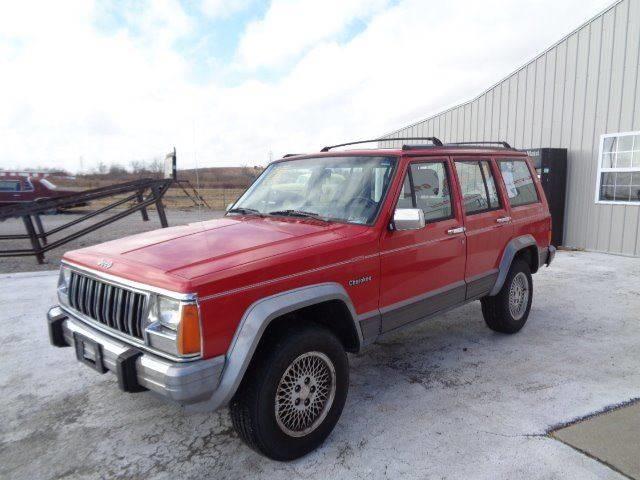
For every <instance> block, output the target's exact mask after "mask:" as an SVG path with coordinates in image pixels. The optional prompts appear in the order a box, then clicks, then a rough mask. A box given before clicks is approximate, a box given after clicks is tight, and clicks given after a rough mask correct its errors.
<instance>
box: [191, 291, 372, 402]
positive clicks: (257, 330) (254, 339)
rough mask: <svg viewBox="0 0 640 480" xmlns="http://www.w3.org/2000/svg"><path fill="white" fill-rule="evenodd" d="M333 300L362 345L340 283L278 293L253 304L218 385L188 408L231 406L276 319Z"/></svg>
mask: <svg viewBox="0 0 640 480" xmlns="http://www.w3.org/2000/svg"><path fill="white" fill-rule="evenodd" d="M330 300H339V301H341V302H344V304H345V305H346V306H347V308H348V309H349V313H350V314H351V319H352V321H353V325H354V328H355V331H356V332H357V335H358V344H359V345H360V346H362V344H363V341H362V331H361V330H360V327H359V325H358V322H357V316H356V311H355V308H354V307H353V303H352V302H351V298H350V297H349V294H348V293H347V291H346V290H345V289H344V287H343V286H342V285H340V284H338V283H321V284H317V285H309V286H306V287H301V288H296V289H293V290H288V291H285V292H281V293H277V294H275V295H272V296H270V297H265V298H262V299H260V300H258V301H256V302H254V303H253V304H252V305H251V306H249V308H247V310H246V311H245V313H244V315H243V316H242V319H241V320H240V323H239V324H238V328H237V329H236V333H235V335H234V337H233V340H232V341H231V345H230V347H229V349H228V350H227V353H226V355H225V365H224V369H223V370H222V374H221V376H220V380H219V382H218V386H217V388H216V389H215V391H214V392H213V394H212V396H211V398H209V399H208V400H205V401H204V402H201V403H197V404H193V405H188V406H187V408H188V409H189V410H191V411H212V410H216V409H218V408H220V407H223V406H225V405H227V404H228V403H229V401H230V400H231V398H232V397H233V395H234V394H235V393H236V390H237V389H238V387H239V386H240V382H241V381H242V378H243V377H244V374H245V372H246V371H247V368H248V367H249V363H250V362H251V359H252V358H253V354H254V353H255V351H256V349H257V347H258V343H259V342H260V340H261V338H262V336H263V334H264V332H265V331H266V329H267V327H268V326H269V324H270V323H271V322H272V321H273V320H274V319H276V318H278V317H280V316H282V315H284V314H287V313H290V312H293V311H295V310H299V309H301V308H304V307H309V306H311V305H316V304H319V303H322V302H326V301H330Z"/></svg>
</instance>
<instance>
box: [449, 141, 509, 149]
mask: <svg viewBox="0 0 640 480" xmlns="http://www.w3.org/2000/svg"><path fill="white" fill-rule="evenodd" d="M446 145H501V146H502V147H503V148H508V149H509V150H513V149H514V148H513V147H512V146H511V145H509V144H508V143H507V142H501V141H498V142H452V143H447V144H446Z"/></svg>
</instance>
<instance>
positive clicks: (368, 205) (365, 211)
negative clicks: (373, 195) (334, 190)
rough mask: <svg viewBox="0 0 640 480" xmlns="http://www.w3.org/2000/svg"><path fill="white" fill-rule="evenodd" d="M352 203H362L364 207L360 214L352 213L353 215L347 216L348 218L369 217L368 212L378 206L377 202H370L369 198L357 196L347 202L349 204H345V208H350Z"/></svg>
mask: <svg viewBox="0 0 640 480" xmlns="http://www.w3.org/2000/svg"><path fill="white" fill-rule="evenodd" d="M354 203H362V204H363V205H364V208H363V209H362V210H361V211H360V212H354V214H351V215H349V217H350V218H357V217H369V215H368V213H369V211H370V210H375V208H376V207H377V206H378V203H377V202H375V201H374V200H371V199H370V198H369V197H364V196H362V195H358V196H357V197H353V198H352V199H351V200H349V202H348V203H347V207H350V206H351V205H353V204H354Z"/></svg>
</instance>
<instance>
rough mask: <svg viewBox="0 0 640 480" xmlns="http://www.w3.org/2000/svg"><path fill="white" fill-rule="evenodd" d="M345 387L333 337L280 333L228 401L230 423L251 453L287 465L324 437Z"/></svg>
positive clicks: (307, 330) (340, 351)
mask: <svg viewBox="0 0 640 480" xmlns="http://www.w3.org/2000/svg"><path fill="white" fill-rule="evenodd" d="M348 387H349V365H348V360H347V356H346V353H345V351H344V348H343V346H342V344H341V343H340V341H339V340H338V339H337V338H336V336H335V335H333V334H332V333H331V332H330V331H328V330H326V329H324V328H322V327H319V326H316V325H313V324H309V325H306V326H304V327H298V328H294V329H291V330H285V331H284V332H282V333H281V334H279V335H278V338H275V339H273V340H271V341H267V342H266V343H265V344H264V345H263V346H262V348H261V351H260V352H258V353H257V357H256V359H255V361H254V362H253V363H252V366H251V367H250V369H249V370H248V371H247V373H246V375H245V378H244V379H243V381H242V384H241V386H240V388H239V389H238V392H237V393H236V395H235V396H234V398H233V400H232V401H231V404H230V413H231V420H232V422H233V426H234V428H235V429H236V431H237V432H238V434H239V436H240V437H241V438H242V439H243V440H244V441H245V442H246V443H247V444H248V445H249V446H250V447H251V448H253V449H254V450H257V451H258V452H260V453H262V454H264V455H266V456H267V457H269V458H272V459H274V460H293V459H295V458H298V457H301V456H303V455H305V454H307V453H309V452H311V451H312V450H314V449H315V448H317V447H318V446H319V445H320V444H322V442H323V441H324V440H325V439H326V438H327V436H329V434H330V433H331V431H332V430H333V427H334V426H335V425H336V423H337V421H338V418H340V414H341V413H342V408H343V407H344V403H345V400H346V398H347V391H348Z"/></svg>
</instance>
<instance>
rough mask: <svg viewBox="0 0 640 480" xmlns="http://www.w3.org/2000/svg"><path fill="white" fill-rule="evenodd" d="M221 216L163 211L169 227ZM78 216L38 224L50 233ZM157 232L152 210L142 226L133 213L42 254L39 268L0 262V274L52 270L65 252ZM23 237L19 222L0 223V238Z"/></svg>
mask: <svg viewBox="0 0 640 480" xmlns="http://www.w3.org/2000/svg"><path fill="white" fill-rule="evenodd" d="M222 215H224V212H223V211H220V210H216V211H213V210H209V209H207V208H202V209H200V210H198V209H197V208H192V209H189V210H176V209H167V219H168V221H169V226H175V225H184V224H186V223H191V222H197V221H200V220H207V219H209V218H218V217H221V216H222ZM79 216H80V214H78V213H63V214H56V215H44V216H42V223H43V224H44V226H45V229H47V230H51V229H52V228H55V227H58V226H60V225H63V224H64V223H67V222H70V221H71V220H73V219H75V218H78V217H79ZM106 216H107V215H98V216H96V217H94V218H92V219H90V220H88V222H87V223H86V225H89V224H93V223H96V222H99V221H100V220H102V219H104V218H106ZM83 226H84V224H81V225H76V226H74V227H71V228H70V229H69V231H77V230H78V229H79V228H83ZM157 228H160V221H159V220H158V214H157V213H156V211H155V210H150V211H149V221H148V222H143V221H142V216H141V215H140V213H134V214H132V215H129V216H128V217H125V218H123V219H122V220H119V221H117V222H115V223H112V224H111V225H107V226H106V227H103V228H100V229H98V230H96V231H95V232H92V233H90V234H88V235H85V236H83V237H80V238H78V239H76V240H74V241H72V242H70V243H68V244H66V245H63V246H61V247H60V248H57V249H55V250H51V251H50V252H47V253H46V254H45V260H46V262H45V263H44V264H43V265H39V264H38V262H37V260H36V258H35V257H12V258H0V273H12V272H32V271H39V270H54V269H57V268H58V267H59V266H60V258H61V257H62V255H63V254H64V252H65V251H67V250H74V249H77V248H82V247H87V246H89V245H95V244H97V243H102V242H106V241H108V240H115V239H116V238H121V237H124V236H126V235H132V234H134V233H140V232H148V231H150V230H155V229H157ZM23 233H25V228H24V224H23V223H22V220H21V219H15V218H12V219H8V220H5V221H3V222H0V234H3V235H10V234H23ZM65 234H66V233H65V232H62V234H59V235H58V236H53V237H51V240H56V239H57V238H60V236H61V235H65ZM29 246H30V244H29V240H19V241H13V240H12V241H6V240H2V241H0V250H8V249H17V248H29Z"/></svg>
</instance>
